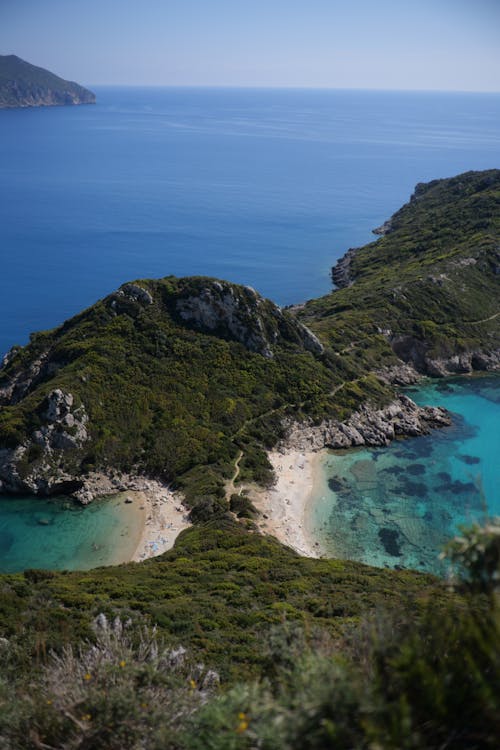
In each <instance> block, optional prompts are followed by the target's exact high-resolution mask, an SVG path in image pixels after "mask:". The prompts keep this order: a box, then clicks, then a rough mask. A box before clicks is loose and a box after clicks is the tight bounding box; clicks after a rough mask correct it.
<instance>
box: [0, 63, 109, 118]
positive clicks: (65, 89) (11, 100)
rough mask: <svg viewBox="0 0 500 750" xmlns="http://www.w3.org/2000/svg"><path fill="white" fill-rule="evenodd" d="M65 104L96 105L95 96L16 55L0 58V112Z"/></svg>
mask: <svg viewBox="0 0 500 750" xmlns="http://www.w3.org/2000/svg"><path fill="white" fill-rule="evenodd" d="M67 104H95V94H93V93H92V91H89V90H88V89H86V88H84V87H83V86H80V85H79V84H78V83H73V82H72V81H65V80H64V79H63V78H59V76H56V75H55V74H54V73H50V72H49V71H48V70H45V69H44V68H39V67H37V66H35V65H31V63H28V62H26V61H25V60H21V58H20V57H17V56H16V55H0V109H6V108H12V107H46V106H55V105H67Z"/></svg>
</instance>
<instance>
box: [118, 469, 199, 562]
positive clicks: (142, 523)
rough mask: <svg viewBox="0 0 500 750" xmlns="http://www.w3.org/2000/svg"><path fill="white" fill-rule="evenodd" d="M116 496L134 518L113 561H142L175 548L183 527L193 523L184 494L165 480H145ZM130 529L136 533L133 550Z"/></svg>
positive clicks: (123, 534)
mask: <svg viewBox="0 0 500 750" xmlns="http://www.w3.org/2000/svg"><path fill="white" fill-rule="evenodd" d="M116 497H117V498H119V499H120V503H122V504H123V506H124V508H127V513H128V514H129V515H130V516H131V519H132V520H131V521H130V522H129V525H128V527H127V531H125V532H123V533H122V536H123V537H124V540H123V546H122V547H119V548H117V549H116V551H115V554H114V555H113V561H112V562H111V563H109V564H111V565H119V564H124V563H127V562H142V561H143V560H147V559H149V558H150V557H156V556H157V555H161V554H163V553H164V552H167V550H169V549H172V547H173V546H174V544H175V540H176V539H177V537H178V535H179V534H180V532H181V531H184V529H187V528H188V527H189V526H191V523H190V522H189V520H188V511H187V509H186V508H184V506H183V504H182V498H181V497H179V496H178V495H176V494H175V493H174V492H172V491H171V490H169V489H168V487H167V486H165V485H163V484H161V482H157V481H154V480H143V481H142V482H141V486H140V489H131V490H126V491H123V492H120V493H119V494H118V495H116ZM122 515H123V514H122ZM129 529H131V532H132V534H133V535H134V537H135V541H134V544H133V546H132V551H131V547H130V542H131V539H130V536H131V534H130V533H129V532H128V530H129Z"/></svg>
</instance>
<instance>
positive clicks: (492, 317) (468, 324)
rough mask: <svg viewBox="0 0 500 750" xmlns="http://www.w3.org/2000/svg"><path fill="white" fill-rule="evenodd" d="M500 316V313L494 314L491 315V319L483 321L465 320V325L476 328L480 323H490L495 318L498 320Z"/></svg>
mask: <svg viewBox="0 0 500 750" xmlns="http://www.w3.org/2000/svg"><path fill="white" fill-rule="evenodd" d="M499 315H500V312H496V313H493V315H490V317H489V318H483V319H482V320H464V323H465V325H467V326H475V325H478V324H479V323H488V322H489V321H490V320H495V318H498V316H499Z"/></svg>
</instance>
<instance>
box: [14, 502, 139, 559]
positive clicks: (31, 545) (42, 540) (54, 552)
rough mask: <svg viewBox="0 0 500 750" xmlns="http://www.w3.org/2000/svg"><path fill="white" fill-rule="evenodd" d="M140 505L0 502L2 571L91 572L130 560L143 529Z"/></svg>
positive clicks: (118, 503)
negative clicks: (39, 569)
mask: <svg viewBox="0 0 500 750" xmlns="http://www.w3.org/2000/svg"><path fill="white" fill-rule="evenodd" d="M135 506H136V503H131V504H125V502H124V496H122V495H117V496H115V497H113V498H109V499H106V500H100V501H95V502H94V503H92V504H91V505H89V506H87V507H81V506H77V505H75V504H73V503H71V502H70V501H68V500H64V499H54V500H53V499H50V500H45V499H43V498H33V497H30V498H5V497H2V498H0V572H1V573H13V572H16V571H20V570H25V569H26V568H46V569H52V570H87V569H89V568H95V567H98V566H100V565H111V564H117V563H120V562H125V561H127V560H130V559H131V557H132V555H133V553H134V551H135V549H136V547H137V544H138V542H139V537H140V534H141V530H142V524H141V514H140V511H139V509H138V508H137V507H135Z"/></svg>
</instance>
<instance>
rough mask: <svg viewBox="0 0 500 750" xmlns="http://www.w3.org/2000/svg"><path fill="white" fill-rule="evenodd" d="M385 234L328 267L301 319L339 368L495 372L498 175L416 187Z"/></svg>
mask: <svg viewBox="0 0 500 750" xmlns="http://www.w3.org/2000/svg"><path fill="white" fill-rule="evenodd" d="M383 231H385V234H384V236H383V237H382V238H381V239H379V240H377V241H376V242H373V243H371V244H369V245H366V246H365V247H362V248H359V249H356V250H351V251H350V252H349V253H348V254H347V256H344V258H343V259H342V260H341V261H340V263H339V264H337V266H336V268H334V269H333V277H334V279H336V280H337V282H338V283H339V284H340V285H341V286H342V287H343V288H341V289H339V290H338V291H335V292H333V293H331V294H329V295H327V296H325V297H322V298H320V299H317V300H312V301H311V302H310V303H308V304H307V305H306V306H305V308H304V309H303V310H301V311H300V314H299V317H300V319H301V320H303V321H304V322H305V323H306V324H307V325H310V327H311V328H312V330H314V331H315V332H316V333H317V334H318V335H319V336H320V337H321V339H322V341H323V342H324V343H325V345H327V346H330V347H331V348H332V349H333V350H334V351H336V352H337V353H338V354H341V356H342V357H343V359H344V361H346V362H349V363H351V364H355V365H359V364H360V363H361V362H363V363H364V366H366V367H367V368H371V369H375V370H377V369H381V368H383V367H390V366H391V365H394V364H396V363H397V359H399V360H400V361H404V362H406V363H409V364H411V365H412V366H413V367H415V368H416V370H417V371H418V372H419V373H422V374H426V375H434V376H436V375H437V376H440V375H445V374H449V373H462V372H471V371H473V370H485V369H494V368H497V367H498V366H499V365H500V301H499V300H500V294H499V292H500V170H489V171H486V172H468V173H466V174H462V175H459V176H457V177H453V178H450V179H444V180H434V181H432V182H430V183H427V184H421V185H417V188H416V190H415V193H414V195H413V196H412V198H411V200H410V202H409V203H407V204H406V205H405V206H403V208H401V209H400V210H399V211H398V212H397V213H395V214H394V216H393V217H392V218H391V219H390V220H389V222H387V223H386V225H385V229H384V230H383Z"/></svg>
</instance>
